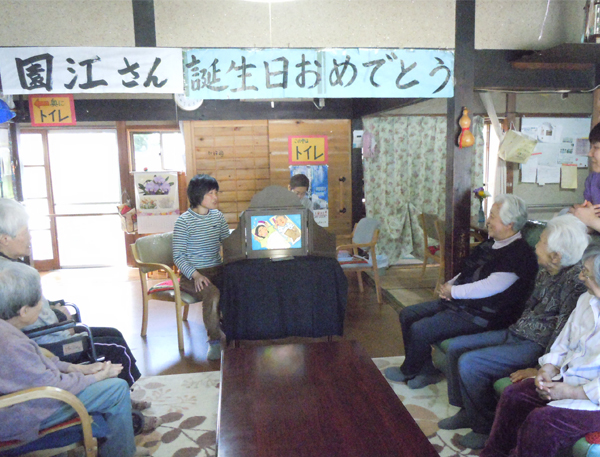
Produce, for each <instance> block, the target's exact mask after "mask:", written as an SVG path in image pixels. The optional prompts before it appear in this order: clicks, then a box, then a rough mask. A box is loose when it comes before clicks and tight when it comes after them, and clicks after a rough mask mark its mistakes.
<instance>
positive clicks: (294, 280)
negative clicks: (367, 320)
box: [220, 256, 348, 341]
mask: <svg viewBox="0 0 600 457" xmlns="http://www.w3.org/2000/svg"><path fill="white" fill-rule="evenodd" d="M347 298H348V281H347V279H346V275H345V274H344V272H343V270H342V268H341V267H340V265H339V263H338V261H337V260H336V259H333V258H329V257H312V256H307V257H295V258H293V259H290V260H279V261H272V260H270V259H251V260H240V261H238V262H234V263H230V264H226V265H225V266H224V278H223V290H222V291H221V301H220V307H221V313H222V319H223V331H224V332H225V334H226V335H227V341H231V340H266V339H277V338H286V337H289V336H300V337H321V336H329V335H340V336H341V335H343V332H344V316H345V313H346V302H347Z"/></svg>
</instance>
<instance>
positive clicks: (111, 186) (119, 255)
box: [19, 130, 126, 269]
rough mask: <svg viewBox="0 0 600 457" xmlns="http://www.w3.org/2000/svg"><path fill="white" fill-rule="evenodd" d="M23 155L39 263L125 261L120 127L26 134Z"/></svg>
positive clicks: (106, 263) (82, 264) (89, 264)
mask: <svg viewBox="0 0 600 457" xmlns="http://www.w3.org/2000/svg"><path fill="white" fill-rule="evenodd" d="M19 155H20V157H21V161H22V164H23V192H24V198H25V204H26V205H27V208H28V210H29V212H30V215H31V232H32V238H33V241H32V248H33V258H34V261H35V262H36V267H38V268H41V269H49V268H59V267H61V268H65V267H66V268H69V267H92V266H112V265H125V264H126V259H125V246H124V237H123V232H122V231H121V226H120V220H119V216H118V214H117V205H118V204H119V203H120V202H121V185H120V176H119V159H118V148H117V137H116V131H115V130H66V131H65V130H61V131H52V130H50V131H26V132H21V141H20V144H19Z"/></svg>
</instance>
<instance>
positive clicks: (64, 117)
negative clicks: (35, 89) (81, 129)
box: [29, 95, 77, 127]
mask: <svg viewBox="0 0 600 457" xmlns="http://www.w3.org/2000/svg"><path fill="white" fill-rule="evenodd" d="M29 113H30V115H31V125H33V126H36V127H48V126H63V125H75V124H77V121H76V119H75V104H74V103H73V96H72V95H30V96H29Z"/></svg>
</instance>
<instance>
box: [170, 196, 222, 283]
mask: <svg viewBox="0 0 600 457" xmlns="http://www.w3.org/2000/svg"><path fill="white" fill-rule="evenodd" d="M228 236H229V227H228V226H227V222H225V217H224V216H223V213H221V211H219V210H216V209H211V210H209V212H208V214H198V213H196V212H194V211H192V209H191V208H190V209H188V210H187V211H186V212H185V213H183V214H182V215H181V216H179V218H178V219H177V220H176V221H175V229H174V230H173V260H174V261H175V265H177V268H179V271H181V273H182V274H184V275H185V276H186V277H187V278H189V279H192V274H194V271H196V270H199V269H203V268H210V267H216V266H217V265H221V263H223V261H222V260H221V252H220V248H221V243H222V241H223V240H224V239H225V238H227V237H228Z"/></svg>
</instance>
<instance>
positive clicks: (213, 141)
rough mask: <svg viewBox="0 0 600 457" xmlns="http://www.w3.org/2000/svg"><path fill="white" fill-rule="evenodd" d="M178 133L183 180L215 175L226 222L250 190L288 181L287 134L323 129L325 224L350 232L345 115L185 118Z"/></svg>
mask: <svg viewBox="0 0 600 457" xmlns="http://www.w3.org/2000/svg"><path fill="white" fill-rule="evenodd" d="M184 133H185V142H186V166H187V179H188V182H189V180H190V179H191V178H192V177H194V176H195V175H196V174H198V173H206V174H209V175H211V176H214V177H215V178H217V180H218V181H219V209H220V210H221V212H223V214H224V215H225V218H226V220H227V222H228V223H229V226H230V227H231V228H234V227H236V226H237V222H238V218H239V214H240V212H242V211H244V210H245V209H247V208H248V205H249V203H250V199H251V198H252V196H253V195H254V194H255V193H256V192H258V191H260V190H262V189H264V188H265V187H267V186H269V185H272V184H275V185H280V186H283V187H287V185H288V184H289V181H290V169H289V164H288V136H297V135H327V137H328V145H329V173H328V175H329V183H328V184H329V227H328V230H329V231H331V232H334V233H336V234H339V235H342V234H348V233H351V231H352V174H351V154H350V152H351V138H350V137H351V131H350V120H347V119H343V120H277V121H266V120H259V121H243V120H240V121H189V122H184ZM342 177H343V178H345V180H344V181H343V182H340V178H342ZM340 210H344V211H343V212H342V211H340Z"/></svg>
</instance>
